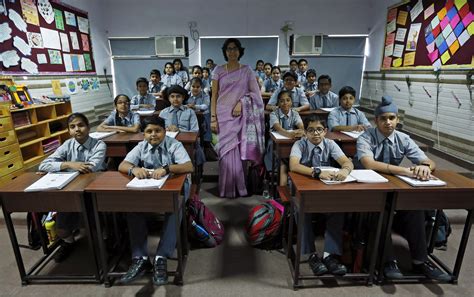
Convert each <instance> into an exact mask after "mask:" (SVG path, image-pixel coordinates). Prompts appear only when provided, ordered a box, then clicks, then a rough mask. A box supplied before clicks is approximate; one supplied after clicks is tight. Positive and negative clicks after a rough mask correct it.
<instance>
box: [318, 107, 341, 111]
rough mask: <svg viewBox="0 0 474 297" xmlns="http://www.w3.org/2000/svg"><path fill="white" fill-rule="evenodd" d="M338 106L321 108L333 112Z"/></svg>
mask: <svg viewBox="0 0 474 297" xmlns="http://www.w3.org/2000/svg"><path fill="white" fill-rule="evenodd" d="M336 108H337V107H321V108H320V109H321V110H324V111H327V112H331V111H333V110H334V109H336Z"/></svg>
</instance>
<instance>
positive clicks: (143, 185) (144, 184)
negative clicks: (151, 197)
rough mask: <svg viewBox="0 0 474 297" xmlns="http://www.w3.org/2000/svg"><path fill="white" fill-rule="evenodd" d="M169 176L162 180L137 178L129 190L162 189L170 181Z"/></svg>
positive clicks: (129, 186)
mask: <svg viewBox="0 0 474 297" xmlns="http://www.w3.org/2000/svg"><path fill="white" fill-rule="evenodd" d="M168 176H169V175H165V176H163V177H162V178H160V179H154V178H144V179H138V178H137V177H135V178H134V179H132V180H131V181H130V182H129V183H128V184H127V188H129V189H160V188H161V187H162V186H163V185H164V184H165V182H166V180H167V179H168Z"/></svg>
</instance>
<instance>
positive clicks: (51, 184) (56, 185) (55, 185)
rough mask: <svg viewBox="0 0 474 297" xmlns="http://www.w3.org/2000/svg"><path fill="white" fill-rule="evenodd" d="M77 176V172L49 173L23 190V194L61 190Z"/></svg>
mask: <svg viewBox="0 0 474 297" xmlns="http://www.w3.org/2000/svg"><path fill="white" fill-rule="evenodd" d="M78 175H79V171H74V172H49V173H48V174H46V175H45V176H43V177H42V178H40V179H39V180H37V181H36V182H34V183H33V184H32V185H31V186H29V187H28V188H26V189H25V192H38V191H46V190H61V189H62V188H64V187H65V186H66V185H67V184H69V183H70V182H71V181H72V180H73V179H74V178H76V176H78Z"/></svg>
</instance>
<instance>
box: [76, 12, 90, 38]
mask: <svg viewBox="0 0 474 297" xmlns="http://www.w3.org/2000/svg"><path fill="white" fill-rule="evenodd" d="M77 25H78V27H79V31H81V32H82V33H86V34H89V19H86V18H83V17H80V16H78V17H77Z"/></svg>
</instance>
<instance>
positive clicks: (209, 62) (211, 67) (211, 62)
mask: <svg viewBox="0 0 474 297" xmlns="http://www.w3.org/2000/svg"><path fill="white" fill-rule="evenodd" d="M206 68H207V69H209V74H212V72H213V71H214V68H216V64H214V60H213V59H207V60H206Z"/></svg>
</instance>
